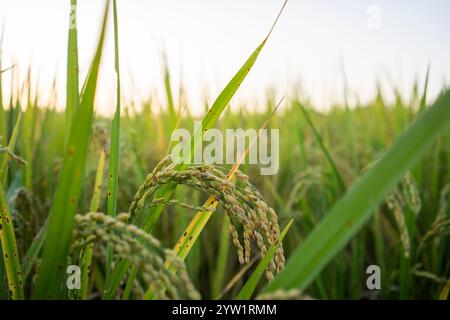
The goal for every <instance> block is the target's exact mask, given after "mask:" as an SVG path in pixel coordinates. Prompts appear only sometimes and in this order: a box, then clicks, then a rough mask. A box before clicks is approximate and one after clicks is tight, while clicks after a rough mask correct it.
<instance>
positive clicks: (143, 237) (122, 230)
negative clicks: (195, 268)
mask: <svg viewBox="0 0 450 320" xmlns="http://www.w3.org/2000/svg"><path fill="white" fill-rule="evenodd" d="M127 219H128V215H127V214H121V215H118V216H117V218H113V217H110V216H107V215H105V214H103V213H98V212H90V213H87V214H85V215H76V217H75V221H76V227H75V229H74V234H73V241H74V242H73V244H72V251H74V250H78V249H81V248H83V247H85V246H87V245H89V244H90V243H93V242H102V243H103V244H105V245H109V246H111V247H112V248H113V250H114V251H115V252H116V253H117V255H118V256H119V257H120V258H121V259H124V260H127V261H129V262H130V263H131V264H132V265H133V266H134V267H136V268H137V269H138V270H141V276H142V279H143V280H144V282H145V283H147V284H149V285H150V286H151V287H152V288H153V289H154V291H153V292H154V294H155V298H157V299H183V298H188V299H199V298H200V296H199V294H198V292H197V291H196V290H195V288H194V286H193V285H192V283H191V281H190V280H189V277H188V276H187V271H186V267H185V265H184V263H183V262H182V261H179V259H178V258H176V257H175V256H174V255H173V253H172V252H171V250H165V249H164V248H163V247H162V245H161V243H160V242H159V241H158V240H157V239H156V238H154V237H152V236H151V235H149V234H147V233H146V232H144V231H143V230H141V229H139V228H138V227H136V226H134V225H130V224H127V223H126V222H125V221H126V220H127ZM165 260H170V261H172V263H173V265H174V266H175V268H176V271H177V272H176V274H174V273H171V272H168V271H167V270H166V269H165V268H164V261H165Z"/></svg>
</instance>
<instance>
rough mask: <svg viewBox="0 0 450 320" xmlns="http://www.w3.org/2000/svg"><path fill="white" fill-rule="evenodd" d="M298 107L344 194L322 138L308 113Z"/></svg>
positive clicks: (343, 186)
mask: <svg viewBox="0 0 450 320" xmlns="http://www.w3.org/2000/svg"><path fill="white" fill-rule="evenodd" d="M298 106H299V107H300V109H301V110H302V112H303V115H304V116H305V119H306V122H307V123H308V124H309V126H310V127H311V130H312V132H313V135H314V138H315V139H316V142H317V143H318V144H319V147H320V150H322V152H323V154H324V156H325V158H326V159H327V161H328V164H329V165H330V167H331V170H332V171H333V174H334V176H335V178H336V181H337V183H338V185H339V188H340V190H341V192H345V189H346V187H345V184H344V180H343V179H342V177H341V174H340V173H339V170H338V169H337V167H336V164H335V163H334V161H333V158H332V157H331V154H330V152H329V151H328V149H327V147H326V146H325V144H324V143H323V140H322V137H321V136H320V133H319V131H318V130H317V128H316V126H315V125H314V122H313V121H312V119H311V117H310V116H309V114H308V112H307V111H306V109H305V107H304V106H303V105H302V104H301V103H299V104H298Z"/></svg>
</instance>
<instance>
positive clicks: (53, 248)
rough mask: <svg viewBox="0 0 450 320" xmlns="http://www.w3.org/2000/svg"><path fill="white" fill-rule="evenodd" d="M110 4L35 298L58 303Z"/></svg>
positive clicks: (71, 142) (66, 161) (54, 208)
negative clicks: (55, 300)
mask: <svg viewBox="0 0 450 320" xmlns="http://www.w3.org/2000/svg"><path fill="white" fill-rule="evenodd" d="M108 8H109V1H108V2H107V3H106V8H105V13H104V18H103V24H102V28H101V33H100V39H99V42H98V46H97V51H96V53H95V56H94V59H93V62H92V65H91V69H90V72H89V74H88V78H87V81H86V87H85V90H84V92H83V96H82V99H81V103H80V108H79V110H78V111H77V113H76V116H75V119H74V123H73V125H72V129H71V134H70V139H69V144H68V147H67V150H66V152H65V155H64V160H63V166H62V170H61V176H60V179H59V183H58V186H57V189H56V192H55V197H54V200H53V205H52V208H51V210H50V215H49V216H50V218H49V226H48V231H47V236H46V239H45V244H44V248H43V256H42V263H41V266H40V269H39V273H38V276H37V280H36V289H35V291H34V293H33V298H35V299H44V298H50V299H55V298H58V297H59V296H60V291H61V284H62V283H64V281H63V279H64V275H65V265H66V263H67V254H68V251H69V245H70V238H71V236H72V229H73V224H74V216H75V213H76V209H77V205H78V198H79V195H80V191H81V186H82V181H83V176H84V168H85V164H86V153H87V147H88V142H89V136H90V133H91V126H92V119H93V111H94V98H95V91H96V87H97V77H98V71H99V66H100V61H101V56H102V51H103V42H104V37H105V31H106V21H107V17H108Z"/></svg>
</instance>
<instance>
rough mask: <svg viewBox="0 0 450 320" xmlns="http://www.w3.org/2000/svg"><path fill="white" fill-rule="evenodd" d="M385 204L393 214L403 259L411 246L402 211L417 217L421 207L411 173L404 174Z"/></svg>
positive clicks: (407, 255) (408, 253) (407, 254)
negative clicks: (406, 210) (408, 211)
mask: <svg viewBox="0 0 450 320" xmlns="http://www.w3.org/2000/svg"><path fill="white" fill-rule="evenodd" d="M386 204H387V206H388V208H389V209H390V210H391V211H392V213H393V214H394V218H395V222H396V223H397V226H398V229H399V231H400V241H401V243H402V246H403V251H404V254H405V257H409V255H410V248H411V246H410V237H409V234H408V229H407V227H406V221H405V215H404V210H405V209H409V210H411V211H412V212H413V213H414V214H415V215H418V214H419V212H420V209H421V207H422V202H421V200H420V195H419V191H418V190H417V185H416V182H415V181H414V178H413V176H412V175H411V173H409V172H407V173H406V174H405V176H404V177H403V179H402V181H401V182H400V184H399V186H398V187H397V188H395V189H394V191H393V192H392V193H391V194H390V195H389V196H388V197H387V198H386Z"/></svg>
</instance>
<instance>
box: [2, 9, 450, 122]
mask: <svg viewBox="0 0 450 320" xmlns="http://www.w3.org/2000/svg"><path fill="white" fill-rule="evenodd" d="M282 2H283V0H126V1H125V0H118V7H119V8H118V13H119V38H120V39H119V41H120V58H121V61H120V64H121V73H122V82H123V95H124V100H129V99H132V98H133V99H136V100H138V101H140V100H142V99H144V98H145V97H147V96H148V95H149V94H150V92H157V93H158V94H159V95H158V96H159V99H160V100H161V99H164V97H165V96H164V91H163V81H162V67H161V62H162V61H161V52H162V51H163V50H164V51H165V52H166V53H167V55H168V61H169V65H170V69H171V72H172V84H173V87H174V89H173V90H174V91H175V92H177V91H178V89H177V88H178V84H179V81H180V77H182V79H183V82H184V83H185V86H186V90H187V95H188V100H189V106H190V108H191V110H194V112H195V111H197V112H198V111H200V110H202V109H203V103H202V101H203V97H205V92H207V97H208V101H209V102H210V103H211V102H212V101H213V100H214V98H215V97H216V96H217V94H218V93H219V91H220V89H222V88H223V87H224V86H225V85H226V83H227V82H228V80H229V79H230V78H231V77H232V76H233V75H234V73H235V72H236V71H237V70H238V68H239V67H240V66H241V65H242V63H243V62H244V61H245V60H246V59H247V57H248V56H249V55H250V53H251V52H252V51H253V50H254V49H255V48H256V46H257V45H258V44H259V42H260V41H261V40H262V39H263V38H264V36H265V35H266V33H267V31H268V29H269V28H270V25H271V24H272V21H273V19H274V18H275V16H276V14H277V12H278V10H279V8H280V7H281V5H282ZM103 4H104V1H101V0H78V39H79V56H80V57H79V59H80V69H81V78H80V83H82V82H83V80H84V77H85V74H86V72H87V69H88V67H89V64H90V61H91V58H92V55H93V51H94V48H95V43H96V41H97V38H98V31H99V26H100V19H101V15H102V7H103ZM371 6H372V7H371ZM373 6H376V7H375V8H378V9H379V13H380V15H379V18H380V19H379V22H380V24H379V28H376V29H374V28H369V27H368V25H367V23H368V19H369V13H368V10H369V11H370V9H368V8H373ZM69 13H70V0H14V1H12V0H0V22H2V23H3V24H4V26H5V39H4V44H3V56H4V62H3V67H4V68H5V67H8V66H9V65H11V64H12V63H15V64H16V65H17V66H18V70H19V72H20V74H21V78H22V79H23V78H24V77H25V73H26V69H27V68H28V66H29V65H30V64H31V66H32V69H33V75H34V81H35V79H36V77H37V73H39V82H40V89H41V91H42V92H44V93H48V92H49V89H50V86H51V83H52V81H53V78H54V76H55V74H57V79H58V82H57V85H58V89H59V93H58V94H59V100H58V104H59V105H60V106H64V103H65V91H64V90H65V68H66V67H65V66H66V54H67V53H66V50H67V29H68V25H69ZM449 13H450V1H448V0H432V1H424V0H422V1H418V0H416V1H407V0H395V1H393V0H375V1H365V0H358V1H356V0H353V1H350V0H334V1H325V0H322V1H318V0H290V1H289V3H288V4H287V6H286V9H285V11H284V13H283V15H282V16H281V18H280V20H279V23H278V25H277V26H276V28H275V30H274V32H273V34H272V36H271V38H270V40H269V41H268V43H267V45H266V47H265V48H264V50H263V52H262V53H261V55H260V57H259V59H258V61H257V62H256V64H255V66H254V68H253V69H252V71H251V72H250V74H249V76H248V77H247V79H246V80H245V82H244V83H243V85H242V87H241V89H240V90H239V91H238V93H237V95H236V96H235V98H234V99H233V100H232V104H233V105H235V106H237V105H239V104H240V102H242V101H250V103H251V104H252V105H255V104H256V103H255V102H256V101H259V102H261V101H263V99H264V97H265V92H266V90H267V89H268V88H271V87H273V88H275V89H276V90H277V92H278V94H279V95H280V96H281V95H282V94H284V93H289V92H291V91H292V88H293V87H294V85H295V84H298V83H301V88H302V92H303V94H304V95H306V96H309V97H310V98H311V99H312V101H313V102H314V103H315V104H316V105H317V106H318V107H319V108H326V107H328V106H329V105H330V104H331V103H332V102H334V101H338V102H339V101H342V91H343V81H342V72H341V67H340V66H341V61H343V64H344V65H345V70H346V74H347V78H348V83H349V89H350V91H351V94H352V95H353V96H355V95H358V96H359V97H360V98H361V100H362V101H366V100H367V99H369V98H371V97H372V96H373V94H374V91H375V87H376V82H377V79H379V80H380V81H381V83H382V85H383V88H384V89H385V91H386V93H387V94H391V93H392V91H393V85H392V83H393V84H395V85H396V86H398V87H399V89H400V90H401V92H403V93H406V92H409V91H410V88H411V86H412V83H413V80H414V79H415V78H418V79H419V80H420V84H421V87H422V83H423V81H424V77H425V72H426V67H427V64H428V62H431V78H430V93H431V97H433V96H435V95H436V93H437V92H438V91H439V90H440V89H441V88H442V86H443V84H444V83H448V82H449V80H450V18H449ZM372 17H373V16H372ZM371 21H373V20H371ZM110 26H111V28H110V31H112V19H110ZM103 57H104V60H103V62H104V63H103V65H102V73H101V78H100V81H99V92H98V100H97V106H96V108H97V110H98V111H99V112H102V113H108V114H111V113H112V112H113V110H114V95H115V93H114V90H115V89H114V88H115V84H114V79H115V78H114V61H113V60H114V52H113V42H112V32H110V33H109V34H108V41H107V46H106V50H105V52H104V56H103ZM10 75H11V72H10V71H9V72H7V73H4V74H3V79H4V90H5V91H6V92H9V83H10V81H9V77H10ZM4 99H5V100H6V99H7V97H5V98H4ZM42 99H43V100H44V101H45V99H47V98H46V94H43V95H42Z"/></svg>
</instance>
